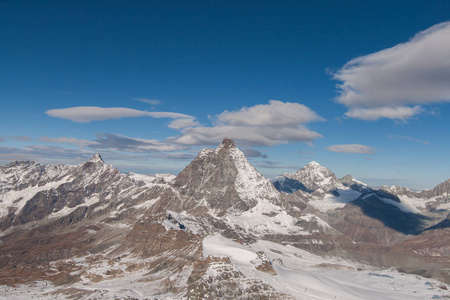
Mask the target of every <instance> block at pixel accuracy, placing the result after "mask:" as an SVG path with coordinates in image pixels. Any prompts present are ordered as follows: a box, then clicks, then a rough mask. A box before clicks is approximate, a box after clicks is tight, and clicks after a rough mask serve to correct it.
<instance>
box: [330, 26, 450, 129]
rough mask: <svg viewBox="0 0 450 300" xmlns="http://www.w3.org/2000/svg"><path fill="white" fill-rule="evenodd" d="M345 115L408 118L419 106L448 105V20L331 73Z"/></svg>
mask: <svg viewBox="0 0 450 300" xmlns="http://www.w3.org/2000/svg"><path fill="white" fill-rule="evenodd" d="M333 78H334V79H336V80H339V81H341V82H342V83H341V84H339V85H338V89H339V93H340V94H339V96H338V98H337V101H338V102H339V103H341V104H343V105H345V106H346V107H347V108H349V111H348V112H347V113H346V114H345V115H346V116H347V117H351V118H357V119H362V120H369V121H374V120H378V119H380V118H388V119H393V120H403V121H405V120H407V119H409V118H411V117H413V116H415V115H418V114H420V113H422V112H423V111H424V109H422V108H421V106H420V105H426V104H431V103H439V102H448V101H450V84H449V82H450V22H445V23H440V24H438V25H435V26H433V27H431V28H429V29H427V30H425V31H422V32H419V33H418V34H416V36H414V37H413V38H412V39H411V40H409V41H408V42H406V43H403V44H399V45H397V46H395V47H393V48H389V49H385V50H382V51H379V52H376V53H373V54H369V55H366V56H361V57H358V58H355V59H353V60H351V61H349V62H348V63H346V64H345V65H344V67H343V68H342V69H341V70H339V71H338V72H337V73H336V74H334V77H333Z"/></svg>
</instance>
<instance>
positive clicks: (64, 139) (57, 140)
mask: <svg viewBox="0 0 450 300" xmlns="http://www.w3.org/2000/svg"><path fill="white" fill-rule="evenodd" d="M39 140H41V141H43V142H47V143H65V144H72V145H75V146H78V147H81V148H84V147H89V146H92V145H96V144H98V143H97V142H96V141H89V140H83V139H76V138H73V137H59V138H51V137H46V136H43V137H40V138H39Z"/></svg>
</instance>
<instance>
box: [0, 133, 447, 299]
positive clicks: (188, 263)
mask: <svg viewBox="0 0 450 300" xmlns="http://www.w3.org/2000/svg"><path fill="white" fill-rule="evenodd" d="M0 230H1V233H0V299H33V298H34V299H346V300H350V299H448V298H450V292H449V291H448V286H447V284H450V179H448V180H447V181H444V182H443V183H441V184H439V185H438V186H436V187H435V188H434V189H432V190H424V191H421V192H415V191H412V190H409V189H406V188H402V187H398V186H383V187H382V188H380V189H375V188H372V187H370V186H368V185H367V184H365V183H363V182H360V181H358V180H357V179H355V178H353V177H352V176H350V175H347V176H345V177H343V178H340V179H339V178H336V176H335V175H334V174H333V172H332V171H330V170H329V169H327V168H326V167H324V166H321V165H320V164H318V163H317V162H311V163H309V164H307V165H306V166H304V167H302V168H301V169H300V170H298V171H297V172H294V173H291V174H283V175H281V176H279V177H277V178H275V179H272V180H271V181H269V180H268V179H266V178H265V177H264V176H262V175H261V174H260V173H259V172H258V171H257V170H256V169H255V168H254V167H253V166H252V165H251V164H250V163H249V162H248V161H247V159H246V158H245V156H244V154H243V153H242V152H241V151H240V150H239V149H238V148H237V147H236V145H235V144H234V142H233V141H232V140H231V139H225V140H224V141H223V142H222V144H220V145H219V146H218V148H216V149H204V150H202V151H201V152H200V153H199V154H198V156H197V157H196V158H195V159H194V160H193V161H192V162H191V163H190V164H189V165H188V166H187V167H186V168H185V169H184V170H183V171H182V172H181V173H179V174H178V175H177V176H174V175H170V174H155V175H139V174H134V173H128V174H122V173H120V172H119V171H118V170H117V169H114V168H113V167H112V166H111V165H108V164H106V163H105V162H104V161H103V160H102V158H101V156H100V155H99V154H96V155H95V156H94V157H93V158H92V159H91V160H90V161H87V162H85V163H83V164H80V165H40V164H38V163H35V162H30V161H26V162H25V161H22V162H13V163H10V164H8V165H5V166H2V167H0Z"/></svg>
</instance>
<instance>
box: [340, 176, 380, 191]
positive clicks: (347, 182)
mask: <svg viewBox="0 0 450 300" xmlns="http://www.w3.org/2000/svg"><path fill="white" fill-rule="evenodd" d="M338 180H339V182H340V183H342V184H343V185H344V186H346V187H349V188H351V189H352V190H355V191H358V192H361V193H365V192H370V191H371V190H372V188H371V187H370V186H369V185H368V184H367V183H364V182H362V181H359V180H357V179H356V178H354V177H353V176H352V175H345V176H344V177H342V178H339V179H338Z"/></svg>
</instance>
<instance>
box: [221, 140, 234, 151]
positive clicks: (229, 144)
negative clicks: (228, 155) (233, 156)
mask: <svg viewBox="0 0 450 300" xmlns="http://www.w3.org/2000/svg"><path fill="white" fill-rule="evenodd" d="M231 148H237V147H236V144H235V143H234V141H233V140H232V139H230V138H224V139H223V141H222V143H221V144H220V145H219V146H218V147H217V150H218V151H219V150H222V149H225V150H227V149H231Z"/></svg>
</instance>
